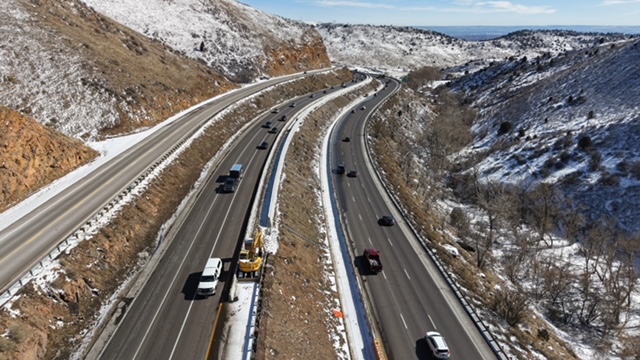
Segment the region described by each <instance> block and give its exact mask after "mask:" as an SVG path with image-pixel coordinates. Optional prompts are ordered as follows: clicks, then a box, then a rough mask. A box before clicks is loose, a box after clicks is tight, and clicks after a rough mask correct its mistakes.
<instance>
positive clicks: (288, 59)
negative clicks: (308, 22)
mask: <svg viewBox="0 0 640 360" xmlns="http://www.w3.org/2000/svg"><path fill="white" fill-rule="evenodd" d="M302 39H303V41H302V43H296V42H294V41H288V42H283V43H281V44H280V45H278V46H267V47H266V48H265V55H266V58H267V59H268V61H266V62H265V64H264V68H263V69H262V71H263V72H264V73H266V74H269V75H271V76H280V75H286V74H290V73H292V72H300V71H303V70H307V69H320V68H325V67H329V66H331V61H330V60H329V56H328V55H327V49H326V48H325V46H324V42H323V41H322V37H321V36H320V34H318V32H316V31H315V30H313V29H308V30H307V31H305V33H304V35H303V36H302Z"/></svg>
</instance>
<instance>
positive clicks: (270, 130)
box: [269, 126, 278, 134]
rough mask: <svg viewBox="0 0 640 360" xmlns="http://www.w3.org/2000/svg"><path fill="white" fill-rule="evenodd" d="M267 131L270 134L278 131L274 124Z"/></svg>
mask: <svg viewBox="0 0 640 360" xmlns="http://www.w3.org/2000/svg"><path fill="white" fill-rule="evenodd" d="M269 132H270V133H272V134H275V133H277V132H278V128H277V127H275V126H274V127H272V128H271V129H269Z"/></svg>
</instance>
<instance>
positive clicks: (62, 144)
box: [0, 107, 97, 212]
mask: <svg viewBox="0 0 640 360" xmlns="http://www.w3.org/2000/svg"><path fill="white" fill-rule="evenodd" d="M0 126H2V131H0V189H1V192H0V212H1V211H4V210H6V209H7V208H8V207H10V206H11V205H12V204H14V203H15V202H16V201H18V200H21V199H23V198H25V197H26V196H27V195H28V194H29V193H31V192H33V191H36V190H38V189H39V188H40V187H42V186H44V185H46V184H48V183H50V182H51V181H53V180H55V179H57V178H60V177H62V176H63V175H65V174H67V173H68V172H70V171H71V170H73V169H75V168H77V167H79V166H81V165H83V164H86V163H87V162H89V161H90V160H92V159H93V158H95V157H96V155H97V153H96V152H95V151H94V150H92V149H91V148H89V147H87V146H85V145H83V144H82V142H80V141H78V140H75V139H72V138H69V137H67V136H65V135H63V134H61V133H59V132H57V131H53V130H51V129H47V128H45V127H43V126H42V125H40V124H39V123H38V122H36V121H35V120H34V119H31V118H28V117H25V116H22V115H21V114H20V113H18V112H16V111H14V110H11V109H8V108H6V107H0Z"/></svg>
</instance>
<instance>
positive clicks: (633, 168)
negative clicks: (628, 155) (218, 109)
mask: <svg viewBox="0 0 640 360" xmlns="http://www.w3.org/2000/svg"><path fill="white" fill-rule="evenodd" d="M629 172H630V173H631V176H632V177H633V178H634V179H639V180H640V161H635V162H633V163H631V165H629Z"/></svg>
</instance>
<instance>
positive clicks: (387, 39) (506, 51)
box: [316, 24, 624, 74]
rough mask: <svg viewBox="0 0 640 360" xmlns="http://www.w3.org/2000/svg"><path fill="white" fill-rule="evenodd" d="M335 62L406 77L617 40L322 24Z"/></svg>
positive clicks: (573, 34)
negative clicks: (487, 36) (426, 69)
mask: <svg viewBox="0 0 640 360" xmlns="http://www.w3.org/2000/svg"><path fill="white" fill-rule="evenodd" d="M316 29H318V31H319V32H320V33H321V34H322V36H323V38H324V41H325V44H326V47H327V51H328V52H329V56H330V57H331V60H332V61H334V62H337V63H340V64H347V65H352V66H359V67H363V68H375V69H379V70H382V71H387V72H390V73H392V74H403V73H407V72H408V71H409V70H412V69H415V68H418V67H421V66H435V67H439V68H450V67H455V66H459V65H463V64H466V63H469V62H472V61H480V62H481V63H483V64H488V63H489V62H491V61H501V60H504V59H506V58H509V57H512V56H515V57H522V56H527V57H529V58H534V57H536V56H539V55H542V54H544V53H551V54H554V55H555V54H558V53H560V52H564V51H568V50H574V49H582V48H586V47H591V46H593V44H594V43H595V42H597V41H600V39H603V40H604V41H607V42H609V41H613V40H619V39H621V38H624V36H622V35H615V34H608V35H603V34H582V33H576V32H573V31H519V32H515V33H512V34H509V35H507V36H504V37H501V38H499V39H495V40H488V41H479V42H476V41H465V40H460V39H456V38H453V37H450V36H447V35H444V34H441V33H438V32H434V31H429V30H420V29H414V28H408V27H395V26H370V25H349V24H320V25H317V26H316Z"/></svg>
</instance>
